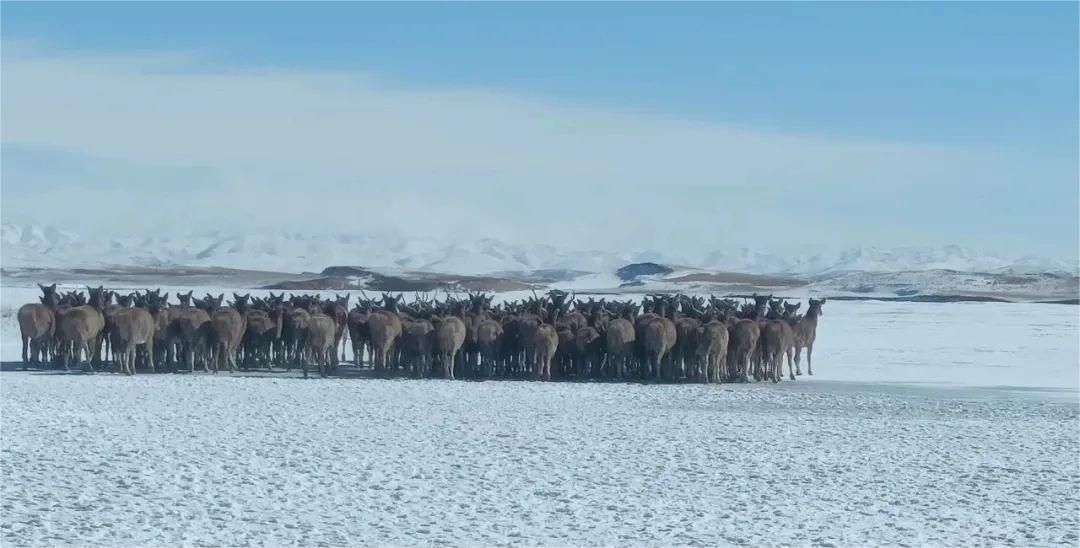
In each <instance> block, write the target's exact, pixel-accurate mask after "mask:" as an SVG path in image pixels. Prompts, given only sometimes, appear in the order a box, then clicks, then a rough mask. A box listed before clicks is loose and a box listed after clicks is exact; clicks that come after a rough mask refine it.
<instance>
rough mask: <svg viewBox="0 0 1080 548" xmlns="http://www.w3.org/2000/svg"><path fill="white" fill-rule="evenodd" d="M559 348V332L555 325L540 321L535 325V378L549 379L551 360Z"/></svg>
mask: <svg viewBox="0 0 1080 548" xmlns="http://www.w3.org/2000/svg"><path fill="white" fill-rule="evenodd" d="M558 349H559V333H558V332H557V331H555V326H553V325H551V324H546V323H542V324H540V325H539V326H537V327H536V340H535V342H534V344H533V364H534V367H535V371H536V378H537V379H540V380H544V381H550V380H551V361H552V360H553V359H555V352H556V351H557V350H558Z"/></svg>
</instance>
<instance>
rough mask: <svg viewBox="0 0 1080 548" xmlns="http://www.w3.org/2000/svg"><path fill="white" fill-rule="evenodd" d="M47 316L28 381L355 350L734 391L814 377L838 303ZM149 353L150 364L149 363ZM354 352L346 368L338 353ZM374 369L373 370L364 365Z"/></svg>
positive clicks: (247, 307) (231, 308)
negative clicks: (85, 368)
mask: <svg viewBox="0 0 1080 548" xmlns="http://www.w3.org/2000/svg"><path fill="white" fill-rule="evenodd" d="M39 287H40V288H41V290H42V296H41V298H40V300H41V302H40V303H31V304H27V305H24V306H23V307H21V308H20V309H19V312H18V319H19V327H20V329H21V332H22V358H23V364H24V368H25V367H26V366H27V365H28V364H30V363H37V364H42V363H51V364H54V365H56V366H62V367H64V368H65V369H69V368H71V367H82V365H83V360H84V359H85V360H86V361H87V362H88V365H89V367H90V369H91V370H93V368H94V367H102V366H103V365H104V364H105V363H106V362H108V361H109V359H110V355H111V359H112V361H113V362H114V363H115V366H116V369H117V370H118V371H120V372H123V373H126V374H129V375H130V374H133V373H135V369H136V365H139V366H145V367H146V368H148V369H149V370H150V371H155V369H156V366H158V365H170V366H172V367H173V368H174V370H175V369H176V368H178V367H185V368H186V369H187V370H188V371H195V368H196V366H197V365H198V366H199V367H201V368H202V369H204V370H206V371H213V372H217V371H219V370H220V369H222V368H227V369H228V370H229V371H236V370H237V368H238V366H239V367H241V368H249V367H267V368H272V367H273V366H274V365H277V366H279V367H280V366H284V367H286V368H289V369H291V368H292V367H302V368H303V371H304V376H305V377H306V376H307V374H308V367H309V366H315V367H317V368H318V370H319V373H320V374H321V375H323V376H325V375H327V373H328V372H332V371H334V370H336V369H337V367H338V366H339V365H340V364H341V363H343V362H345V361H346V353H345V350H346V348H347V347H348V346H349V343H350V342H351V348H352V357H353V359H352V361H353V364H354V365H355V366H357V367H364V366H365V365H368V364H370V366H371V367H372V368H374V370H375V372H376V373H377V374H381V375H394V374H397V373H399V372H407V373H409V374H411V375H412V376H415V377H417V378H422V377H426V376H429V375H431V374H432V371H433V370H434V369H436V368H438V369H437V370H438V375H439V376H441V377H443V378H447V379H454V378H456V377H460V376H464V377H473V378H494V377H531V378H536V379H542V380H550V379H552V378H553V377H563V378H579V379H585V378H612V379H623V378H627V377H628V376H629V377H632V378H653V379H656V380H680V379H684V378H685V379H691V380H698V381H701V382H730V381H748V380H749V379H750V378H751V377H753V378H754V379H755V380H765V379H768V380H772V381H773V382H776V381H779V380H780V379H781V377H782V376H783V375H782V371H783V363H784V361H785V359H786V361H787V364H788V374H789V378H791V379H793V380H794V379H795V376H796V375H801V374H802V371H801V368H800V366H799V361H800V360H799V357H800V353H801V350H802V349H803V348H805V349H806V365H807V373H809V374H813V372H812V369H811V357H812V354H813V349H814V339H815V336H816V333H817V323H818V318H819V317H820V316H821V307H822V305H823V304H825V299H820V300H818V299H810V300H809V306H808V309H807V310H806V313H805V314H803V315H800V314H798V312H799V308H800V307H801V303H788V302H786V301H784V300H783V299H774V298H772V297H771V296H758V295H754V296H753V297H752V298H751V300H748V301H744V302H742V303H741V304H740V302H739V301H737V300H735V299H729V298H717V297H712V296H710V297H709V298H708V299H707V300H706V299H705V298H703V297H692V296H687V295H649V296H646V297H644V299H643V300H642V302H640V303H635V302H632V301H622V302H620V301H608V300H605V299H600V300H596V299H593V298H589V299H588V300H587V301H586V300H580V299H574V298H573V297H572V296H571V295H570V294H568V293H566V292H563V291H557V290H553V291H550V292H549V293H548V294H547V295H543V296H537V295H536V294H535V293H534V295H533V297H532V298H528V299H525V300H519V301H510V302H504V303H501V304H499V305H495V306H493V305H492V300H493V297H492V296H490V295H486V294H471V293H470V294H469V295H468V296H467V297H466V298H462V299H457V298H454V297H452V296H450V295H447V296H446V298H445V299H443V300H441V301H439V300H437V299H433V298H427V297H426V296H425V297H420V296H417V297H416V298H415V300H414V301H413V302H412V303H405V302H403V301H402V298H401V295H397V296H395V295H390V294H383V295H382V297H381V299H370V298H368V297H367V295H366V294H364V295H363V297H358V298H357V302H356V303H355V305H354V306H353V307H352V308H351V309H350V308H349V300H350V298H351V296H349V295H346V296H345V297H340V296H335V297H336V298H335V299H332V300H326V299H322V298H320V297H318V296H314V295H290V296H289V297H288V298H286V297H285V295H284V294H281V295H274V294H273V293H270V295H269V296H268V297H265V298H258V297H255V298H252V297H251V295H250V294H248V295H238V294H236V293H234V294H233V301H232V302H230V303H228V305H227V306H226V305H225V304H224V297H225V296H224V294H221V295H218V296H216V297H215V296H213V295H209V294H208V295H206V297H205V298H203V299H199V298H193V296H192V292H188V293H186V294H178V295H177V298H178V301H179V303H178V304H170V303H169V294H168V293H165V294H164V295H163V294H161V292H160V290H153V291H151V290H146V291H142V292H136V293H131V294H119V293H116V292H115V291H109V290H106V289H105V288H104V287H97V288H87V293H86V294H84V293H81V292H78V291H70V292H66V293H63V294H61V293H59V292H57V290H56V285H55V284H53V285H51V286H43V285H39ZM140 349H141V350H142V351H141V352H140V351H139V350H140ZM339 350H340V352H341V357H340V359H339V358H338V351H339ZM365 357H366V358H368V359H367V360H366V363H365Z"/></svg>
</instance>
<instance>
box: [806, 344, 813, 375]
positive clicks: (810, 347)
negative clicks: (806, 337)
mask: <svg viewBox="0 0 1080 548" xmlns="http://www.w3.org/2000/svg"><path fill="white" fill-rule="evenodd" d="M813 354H814V343H810V344H808V345H806V374H807V375H813V374H814V366H813V362H812V361H811V360H812V359H813V358H812V357H811V356H813Z"/></svg>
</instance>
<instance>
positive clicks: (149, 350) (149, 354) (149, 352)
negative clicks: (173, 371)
mask: <svg viewBox="0 0 1080 548" xmlns="http://www.w3.org/2000/svg"><path fill="white" fill-rule="evenodd" d="M146 361H147V363H149V364H150V372H151V373H157V368H156V367H154V339H153V337H151V338H150V340H148V341H146Z"/></svg>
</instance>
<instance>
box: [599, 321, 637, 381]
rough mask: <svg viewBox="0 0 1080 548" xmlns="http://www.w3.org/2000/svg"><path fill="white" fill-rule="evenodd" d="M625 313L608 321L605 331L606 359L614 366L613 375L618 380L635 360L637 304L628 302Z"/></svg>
mask: <svg viewBox="0 0 1080 548" xmlns="http://www.w3.org/2000/svg"><path fill="white" fill-rule="evenodd" d="M622 313H623V315H622V316H621V317H619V318H615V319H613V320H610V321H608V324H607V330H606V331H605V332H604V343H605V346H606V349H607V356H606V360H607V363H608V364H609V365H610V367H611V368H612V376H613V377H614V378H615V379H616V380H618V379H621V378H622V377H623V375H624V374H626V371H627V369H628V368H629V366H630V365H631V364H632V363H633V361H634V353H635V344H634V343H635V341H636V339H637V333H636V330H635V329H634V315H635V314H636V313H637V305H631V304H627V305H626V306H624V307H623V310H622Z"/></svg>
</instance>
